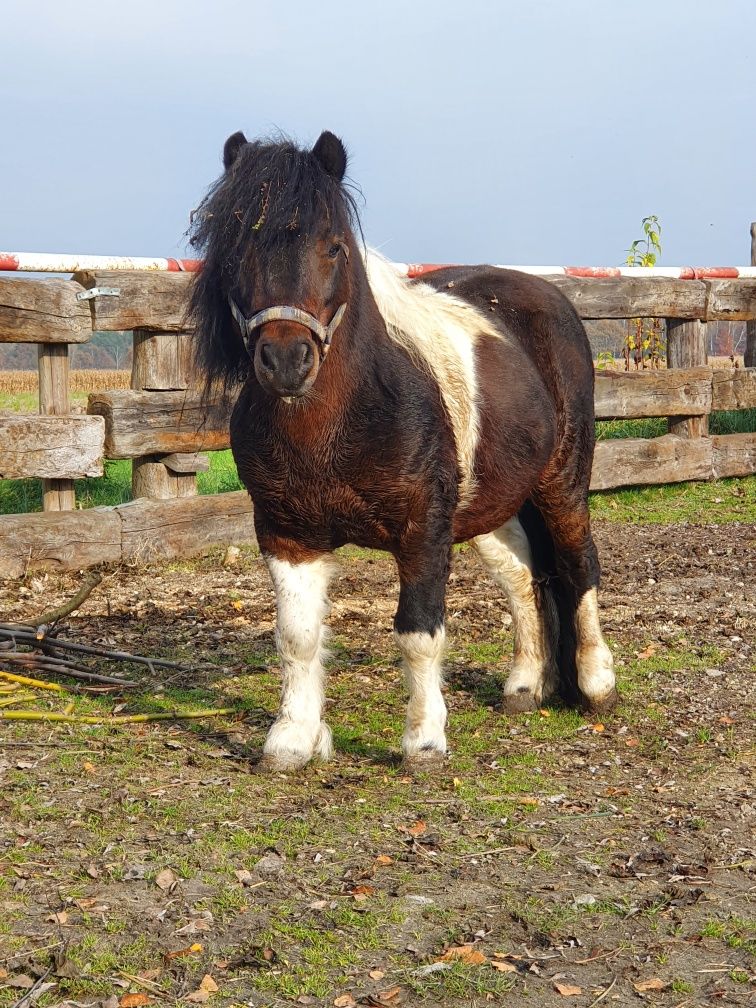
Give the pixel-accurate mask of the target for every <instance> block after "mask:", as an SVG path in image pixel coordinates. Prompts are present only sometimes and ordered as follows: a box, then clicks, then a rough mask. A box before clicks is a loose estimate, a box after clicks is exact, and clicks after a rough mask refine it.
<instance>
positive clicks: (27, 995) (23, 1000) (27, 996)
mask: <svg viewBox="0 0 756 1008" xmlns="http://www.w3.org/2000/svg"><path fill="white" fill-rule="evenodd" d="M51 973H52V966H48V968H47V970H46V972H44V973H43V974H42V976H41V977H38V978H37V979H36V980H35V981H34V983H33V984H32V986H31V987H30V988H29V989H28V990H27V991H24V993H23V994H22V995H21V997H20V998H19V999H18V1000H17V1001H14V1002H13V1004H12V1005H11V1008H22V1005H31V1004H33V1003H34V1000H33V998H32V994H34V993H35V992H36V991H38V990H39V988H40V987H41V986H42V984H43V983H44V982H45V980H47V978H48V977H49V976H50V974H51Z"/></svg>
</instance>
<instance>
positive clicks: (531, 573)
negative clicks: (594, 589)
mask: <svg viewBox="0 0 756 1008" xmlns="http://www.w3.org/2000/svg"><path fill="white" fill-rule="evenodd" d="M472 542H473V545H474V546H475V548H476V550H477V551H478V554H479V555H480V558H481V560H482V561H483V564H484V565H485V567H486V568H487V569H488V571H489V572H490V574H491V575H492V576H493V578H494V580H495V581H496V582H497V584H499V585H501V587H502V588H503V589H504V591H505V592H506V594H507V597H508V599H509V607H510V610H511V614H512V623H513V627H514V659H513V663H512V671H511V672H510V674H509V676H508V678H507V681H506V683H505V685H504V706H505V708H506V709H507V710H508V711H510V712H513V713H514V712H517V711H527V710H534V709H535V708H537V707H540V706H541V704H543V703H544V701H546V700H547V699H548V698H549V697H550V696H551V694H552V693H553V692H554V691H555V689H556V687H557V682H558V677H557V670H556V646H557V641H556V637H557V632H558V623H557V620H558V617H557V614H556V610H555V608H554V604H553V599H552V596H551V593H550V592H549V591H546V590H544V588H543V586H542V584H541V583H540V581H539V577H538V575H539V574H541V573H542V572H540V571H537V570H536V567H535V565H534V560H533V553H532V550H531V547H530V543H529V541H528V537H527V535H526V533H525V530H524V529H523V527H522V525H521V524H520V521H519V519H518V518H510V520H509V521H508V522H506V523H505V524H504V525H502V526H501V528H498V529H496V530H495V531H494V532H489V533H487V534H486V535H480V536H477V537H476V538H475V539H473V540H472Z"/></svg>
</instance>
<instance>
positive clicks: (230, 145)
mask: <svg viewBox="0 0 756 1008" xmlns="http://www.w3.org/2000/svg"><path fill="white" fill-rule="evenodd" d="M246 142H247V138H246V137H245V136H244V134H243V133H242V131H241V130H239V131H238V132H237V133H232V134H231V136H230V137H229V138H228V140H226V142H225V143H224V144H223V167H224V168H225V169H226V171H228V169H229V168H230V167H231V165H232V164H233V163H234V161H236V159H237V157H238V156H239V151H240V150H241V149H242V147H243V146H244V144H245V143H246Z"/></svg>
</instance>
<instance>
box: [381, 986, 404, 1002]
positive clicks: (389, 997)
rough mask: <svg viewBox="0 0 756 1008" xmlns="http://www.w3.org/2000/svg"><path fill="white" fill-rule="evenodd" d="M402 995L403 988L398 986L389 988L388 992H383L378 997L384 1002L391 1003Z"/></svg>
mask: <svg viewBox="0 0 756 1008" xmlns="http://www.w3.org/2000/svg"><path fill="white" fill-rule="evenodd" d="M401 993H402V988H401V987H400V986H399V985H398V984H397V986H396V987H389V989H388V990H385V991H381V992H380V993H379V995H378V997H379V999H380V1000H381V1001H384V1002H389V1001H393V1000H395V999H396V998H397V997H399V995H400V994H401Z"/></svg>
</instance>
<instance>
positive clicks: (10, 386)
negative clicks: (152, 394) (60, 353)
mask: <svg viewBox="0 0 756 1008" xmlns="http://www.w3.org/2000/svg"><path fill="white" fill-rule="evenodd" d="M130 382H131V371H105V370H95V369H90V370H86V371H71V372H70V373H69V383H68V387H69V389H70V390H71V392H100V391H102V390H103V389H116V388H128V387H129V384H130ZM38 389H39V376H38V374H37V372H36V371H0V393H2V392H37V391H38Z"/></svg>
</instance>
